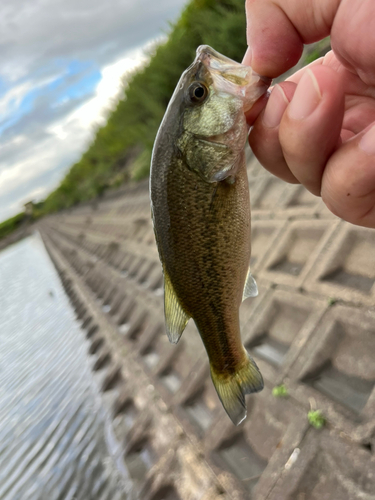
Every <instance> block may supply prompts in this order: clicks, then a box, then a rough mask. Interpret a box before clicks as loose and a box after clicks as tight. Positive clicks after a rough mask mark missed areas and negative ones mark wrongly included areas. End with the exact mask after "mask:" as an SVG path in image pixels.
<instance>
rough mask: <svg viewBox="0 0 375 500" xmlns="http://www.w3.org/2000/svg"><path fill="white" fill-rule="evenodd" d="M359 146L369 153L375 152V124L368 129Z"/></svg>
mask: <svg viewBox="0 0 375 500" xmlns="http://www.w3.org/2000/svg"><path fill="white" fill-rule="evenodd" d="M359 147H360V149H362V151H364V152H365V153H367V154H368V155H373V154H375V126H372V127H371V128H370V130H368V131H367V132H366V133H365V135H364V136H362V139H361V140H360V142H359Z"/></svg>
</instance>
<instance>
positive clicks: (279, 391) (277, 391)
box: [272, 384, 288, 398]
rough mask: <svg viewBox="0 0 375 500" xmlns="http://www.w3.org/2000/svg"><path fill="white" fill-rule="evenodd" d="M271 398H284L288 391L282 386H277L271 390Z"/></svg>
mask: <svg viewBox="0 0 375 500" xmlns="http://www.w3.org/2000/svg"><path fill="white" fill-rule="evenodd" d="M272 396H275V398H285V397H286V396H288V389H287V388H286V387H285V385H284V384H280V385H277V386H275V387H274V388H273V389H272Z"/></svg>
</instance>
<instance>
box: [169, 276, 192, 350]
mask: <svg viewBox="0 0 375 500" xmlns="http://www.w3.org/2000/svg"><path fill="white" fill-rule="evenodd" d="M164 316H165V326H166V329H167V335H168V339H169V342H171V343H172V344H177V342H178V341H179V340H180V337H181V335H182V332H183V331H184V330H185V327H186V325H187V323H188V321H189V319H190V316H189V315H188V314H186V313H185V311H184V310H183V309H182V307H181V305H180V302H179V300H178V298H177V295H176V292H175V291H174V288H173V285H172V283H171V281H170V279H169V276H168V274H167V273H166V272H164Z"/></svg>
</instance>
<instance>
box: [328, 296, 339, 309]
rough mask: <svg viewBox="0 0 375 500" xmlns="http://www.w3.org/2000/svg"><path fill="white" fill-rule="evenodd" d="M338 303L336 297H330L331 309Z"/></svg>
mask: <svg viewBox="0 0 375 500" xmlns="http://www.w3.org/2000/svg"><path fill="white" fill-rule="evenodd" d="M336 302H337V299H335V297H328V305H329V307H332V306H334V305H335V304H336Z"/></svg>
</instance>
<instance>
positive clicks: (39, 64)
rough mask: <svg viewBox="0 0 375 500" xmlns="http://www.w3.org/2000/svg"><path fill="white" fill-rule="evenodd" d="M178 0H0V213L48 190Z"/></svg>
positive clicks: (83, 147)
mask: <svg viewBox="0 0 375 500" xmlns="http://www.w3.org/2000/svg"><path fill="white" fill-rule="evenodd" d="M185 2H186V0H157V1H156V0H106V1H105V2H103V0H32V1H31V0H1V2H0V221H2V220H4V219H7V218H8V217H11V216H12V215H15V214H16V213H18V212H20V211H22V210H23V204H24V203H26V202H27V201H30V200H34V201H39V200H41V199H43V198H45V197H46V195H48V193H49V192H51V191H52V190H53V189H54V188H55V187H57V185H58V184H59V182H60V181H61V179H62V178H63V177H64V175H65V174H66V172H67V171H68V169H69V167H70V166H71V165H72V164H73V163H74V162H75V161H77V160H78V159H79V158H80V156H81V154H82V153H83V152H84V151H85V150H86V148H87V147H88V145H89V143H90V141H91V140H92V138H93V134H94V131H95V129H96V128H97V127H98V125H101V124H103V123H105V116H106V113H108V109H110V108H111V107H113V106H114V103H115V102H116V99H117V97H118V95H119V93H120V91H121V81H122V79H123V78H124V75H125V80H126V74H127V73H128V72H129V71H131V70H133V69H134V68H136V67H137V66H138V65H140V64H142V63H143V62H144V61H145V56H144V53H143V51H144V48H145V47H146V48H147V47H148V46H149V45H150V44H151V43H154V41H155V40H157V39H158V38H160V37H162V36H164V35H165V33H166V32H167V31H168V22H170V21H172V22H173V21H175V20H176V19H177V17H178V15H179V13H180V12H181V9H182V7H183V5H184V4H185Z"/></svg>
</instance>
